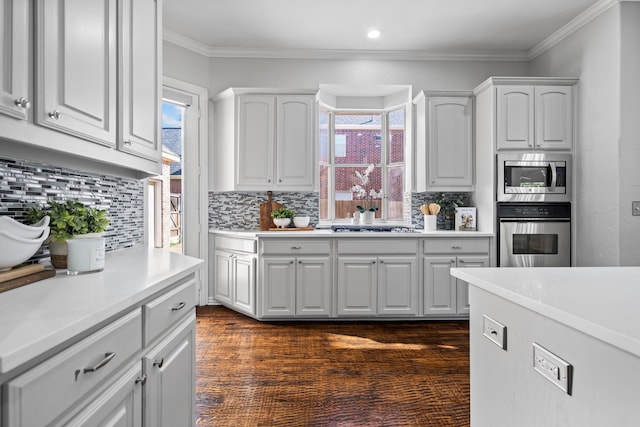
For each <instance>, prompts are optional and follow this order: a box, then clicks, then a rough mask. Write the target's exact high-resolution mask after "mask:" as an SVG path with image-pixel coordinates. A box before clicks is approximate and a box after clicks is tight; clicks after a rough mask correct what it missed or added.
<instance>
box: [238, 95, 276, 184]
mask: <svg viewBox="0 0 640 427" xmlns="http://www.w3.org/2000/svg"><path fill="white" fill-rule="evenodd" d="M236 126H237V127H238V146H237V150H238V151H237V153H236V162H237V169H236V173H237V176H236V185H237V187H238V188H240V189H242V188H246V189H251V190H256V189H262V188H270V187H272V186H273V184H274V182H273V181H274V170H273V163H274V161H275V157H274V156H275V155H274V149H275V97H274V96H272V95H240V96H238V120H237V123H236Z"/></svg>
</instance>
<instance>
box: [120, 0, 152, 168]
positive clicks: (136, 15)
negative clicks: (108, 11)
mask: <svg viewBox="0 0 640 427" xmlns="http://www.w3.org/2000/svg"><path fill="white" fill-rule="evenodd" d="M120 8H121V11H120V22H119V25H120V29H121V31H120V40H119V47H120V70H119V77H120V86H119V87H120V108H119V112H120V117H119V120H120V135H119V138H118V148H119V149H120V150H122V151H125V152H127V153H131V154H134V155H138V156H141V157H145V158H148V159H151V160H156V161H160V156H161V152H162V138H161V137H160V135H159V133H160V127H161V124H160V108H159V105H160V104H161V102H162V100H161V95H160V90H161V84H160V75H161V73H160V67H161V66H160V58H161V55H162V54H161V49H162V38H161V37H160V34H161V31H162V8H161V7H160V3H159V1H157V0H120Z"/></svg>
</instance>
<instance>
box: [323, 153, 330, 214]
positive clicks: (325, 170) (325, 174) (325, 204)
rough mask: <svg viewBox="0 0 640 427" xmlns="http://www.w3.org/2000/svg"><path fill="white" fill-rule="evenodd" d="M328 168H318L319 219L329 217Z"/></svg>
mask: <svg viewBox="0 0 640 427" xmlns="http://www.w3.org/2000/svg"><path fill="white" fill-rule="evenodd" d="M330 173H331V167H330V166H323V165H321V166H320V219H331V218H330V217H329V174H330Z"/></svg>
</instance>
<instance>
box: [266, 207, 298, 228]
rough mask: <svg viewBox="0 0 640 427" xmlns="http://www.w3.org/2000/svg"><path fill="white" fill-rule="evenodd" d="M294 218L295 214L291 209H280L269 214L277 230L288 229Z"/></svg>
mask: <svg viewBox="0 0 640 427" xmlns="http://www.w3.org/2000/svg"><path fill="white" fill-rule="evenodd" d="M294 216H295V213H294V212H293V211H292V210H291V209H287V208H280V209H276V210H274V211H272V212H271V218H273V223H274V224H275V225H276V227H278V228H285V227H288V226H289V224H290V223H291V220H292V219H293V217H294Z"/></svg>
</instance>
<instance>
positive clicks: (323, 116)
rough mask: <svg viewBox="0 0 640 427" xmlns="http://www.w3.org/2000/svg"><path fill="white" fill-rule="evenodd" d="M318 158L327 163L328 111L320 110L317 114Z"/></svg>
mask: <svg viewBox="0 0 640 427" xmlns="http://www.w3.org/2000/svg"><path fill="white" fill-rule="evenodd" d="M318 125H319V130H318V150H319V153H318V159H319V161H320V163H329V113H328V112H326V111H320V114H319V116H318Z"/></svg>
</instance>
